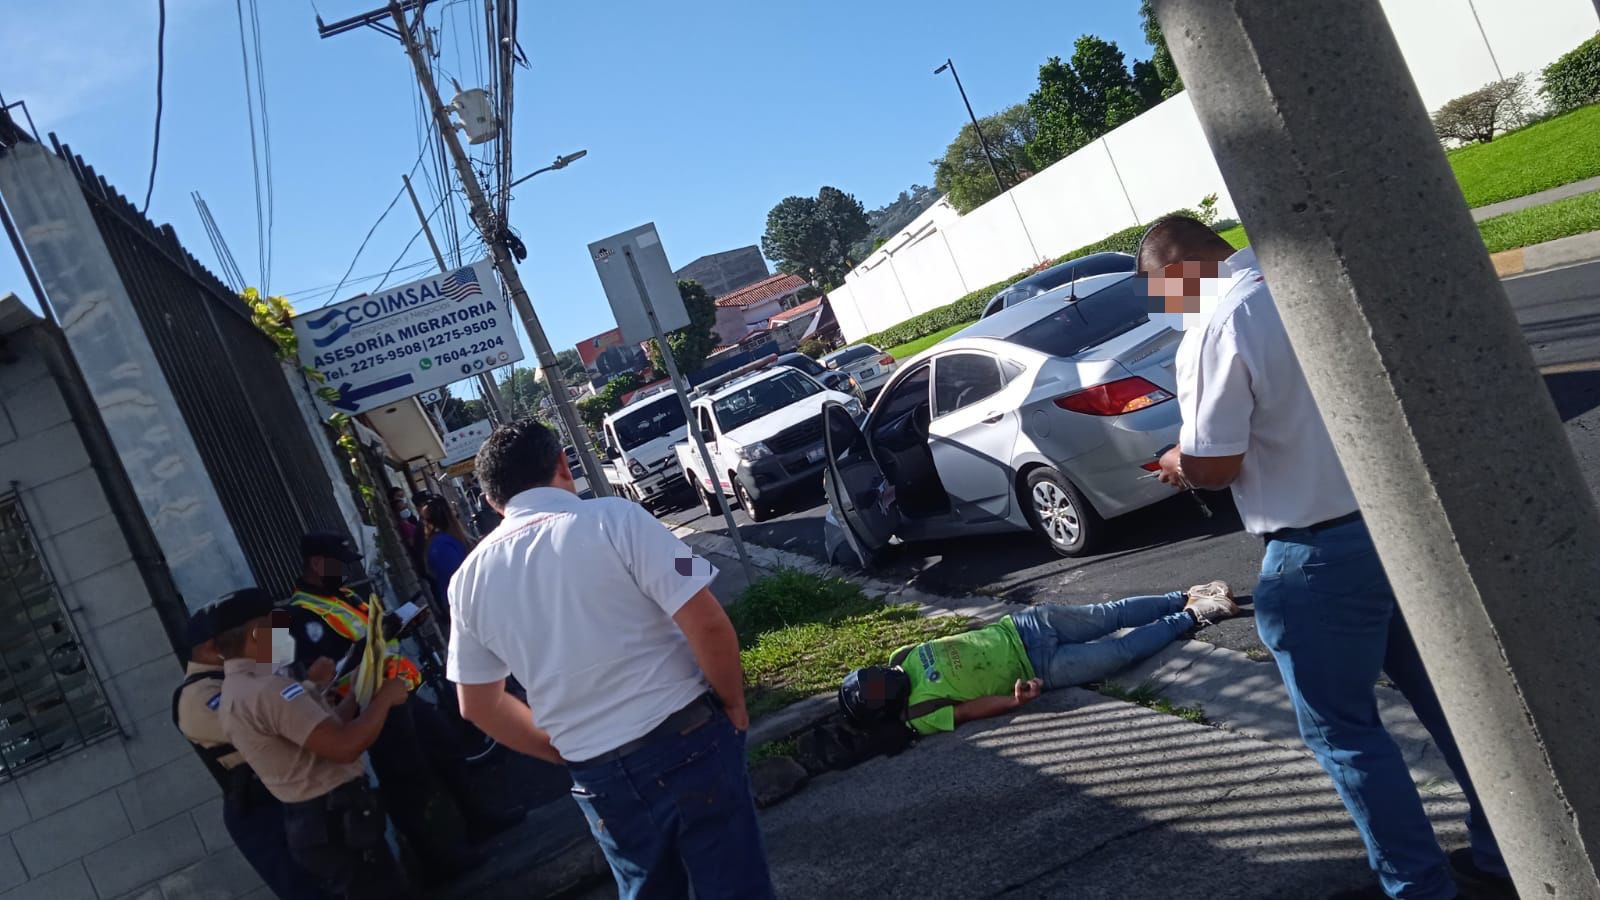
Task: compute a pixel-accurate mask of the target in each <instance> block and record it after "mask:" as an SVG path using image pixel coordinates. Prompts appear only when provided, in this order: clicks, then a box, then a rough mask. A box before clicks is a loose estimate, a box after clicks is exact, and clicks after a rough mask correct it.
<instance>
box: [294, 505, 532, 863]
mask: <svg viewBox="0 0 1600 900" xmlns="http://www.w3.org/2000/svg"><path fill="white" fill-rule="evenodd" d="M300 552H301V556H302V558H303V560H304V570H303V571H302V573H301V577H300V579H299V581H298V582H297V583H296V585H295V592H294V594H293V596H291V597H290V598H289V614H290V633H291V634H292V635H293V636H294V641H295V658H296V661H297V662H299V663H301V664H302V665H307V664H310V663H311V662H312V661H314V660H316V659H318V658H321V657H326V658H329V659H342V658H344V657H345V655H346V654H348V653H349V651H350V649H351V647H352V646H354V645H355V643H356V642H358V641H363V640H365V639H366V637H367V605H366V603H364V602H362V600H361V598H360V597H358V596H357V595H356V593H355V592H354V591H352V590H351V589H350V588H348V587H346V586H345V576H346V572H347V571H348V568H349V567H350V566H353V565H355V564H357V563H359V562H360V560H361V556H360V554H358V553H356V551H355V548H354V547H352V546H351V545H350V541H349V539H348V538H345V537H344V536H343V535H339V534H329V533H313V534H308V535H306V536H305V537H304V538H302V539H301V542H300ZM398 624H399V623H398V622H394V621H392V620H391V621H390V622H386V625H385V629H384V631H385V634H386V635H392V634H394V633H395V631H396V626H398ZM389 649H390V652H391V653H393V654H394V655H395V656H394V659H395V661H396V663H397V664H398V669H397V672H396V674H398V675H399V676H400V677H403V678H406V679H407V680H409V681H410V682H411V684H412V686H413V687H414V686H415V685H416V684H417V683H418V682H419V681H420V679H421V676H420V674H419V673H418V670H417V667H416V664H415V663H413V662H411V661H410V660H409V659H406V658H405V657H403V656H401V655H400V646H399V642H398V641H395V640H392V639H391V640H390V642H389ZM335 689H336V690H339V691H344V690H347V689H348V681H347V678H342V679H341V680H340V682H339V683H337V684H336V685H335ZM370 758H371V760H372V769H373V771H374V772H375V773H376V774H377V776H378V787H379V790H381V791H382V792H383V796H384V800H385V803H386V805H387V806H388V808H389V815H390V817H391V818H392V819H393V820H394V823H395V827H396V828H398V829H399V830H400V832H401V833H402V834H404V835H405V837H406V840H407V842H408V843H409V844H410V845H411V848H412V849H413V850H414V851H415V852H416V854H417V856H418V857H419V859H418V862H419V863H420V864H421V869H422V872H423V875H424V879H425V880H426V881H428V882H431V883H438V882H442V881H445V880H447V879H449V878H450V877H452V876H454V875H456V874H459V873H460V872H462V871H465V870H466V869H468V868H471V867H472V866H475V865H477V864H478V863H479V862H481V861H482V857H481V856H480V855H479V854H478V853H477V852H476V851H474V850H473V849H472V847H471V846H470V843H469V836H486V835H488V834H490V833H493V832H494V831H498V830H500V829H502V828H504V827H506V826H507V825H510V824H512V823H513V822H515V821H518V820H520V819H521V818H522V810H520V809H519V810H517V811H516V812H515V813H514V814H511V815H502V816H499V817H495V816H492V815H489V814H487V813H485V812H480V810H479V807H478V804H477V802H476V800H475V798H474V797H473V796H472V792H471V789H470V786H469V785H468V783H467V780H466V773H465V771H464V770H463V761H462V754H461V752H460V746H459V732H458V730H457V729H455V728H452V727H451V725H450V723H449V722H448V720H446V719H445V718H444V717H443V716H441V715H440V714H439V712H438V710H437V709H435V708H434V707H433V706H431V705H429V704H427V703H421V702H419V703H413V704H410V705H408V706H405V707H403V708H401V709H399V710H397V711H396V712H395V713H394V714H392V715H391V716H390V717H389V721H388V723H387V724H386V725H385V726H384V728H383V733H382V734H381V735H379V737H378V741H377V743H376V744H374V745H373V747H372V752H371V754H370Z"/></svg>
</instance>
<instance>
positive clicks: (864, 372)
mask: <svg viewBox="0 0 1600 900" xmlns="http://www.w3.org/2000/svg"><path fill="white" fill-rule="evenodd" d="M876 374H878V370H877V369H862V370H861V374H860V375H857V376H856V377H857V378H871V377H872V376H874V375H876Z"/></svg>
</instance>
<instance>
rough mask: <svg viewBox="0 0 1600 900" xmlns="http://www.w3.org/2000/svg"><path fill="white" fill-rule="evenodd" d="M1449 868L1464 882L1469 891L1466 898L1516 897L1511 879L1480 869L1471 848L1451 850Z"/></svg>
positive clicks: (1497, 898)
mask: <svg viewBox="0 0 1600 900" xmlns="http://www.w3.org/2000/svg"><path fill="white" fill-rule="evenodd" d="M1450 868H1452V869H1454V870H1455V871H1456V874H1457V875H1459V876H1460V877H1461V878H1463V879H1465V880H1466V886H1467V887H1469V888H1470V889H1471V890H1470V893H1468V894H1467V896H1470V897H1475V898H1476V897H1483V898H1486V900H1488V898H1493V900H1500V898H1514V897H1516V896H1517V888H1516V886H1515V885H1513V884H1512V883H1511V878H1510V877H1509V876H1506V875H1499V874H1496V873H1494V872H1490V871H1488V870H1486V869H1483V868H1482V867H1480V866H1479V865H1478V863H1477V861H1476V860H1474V859H1473V858H1472V848H1471V847H1462V848H1460V849H1458V850H1451V851H1450Z"/></svg>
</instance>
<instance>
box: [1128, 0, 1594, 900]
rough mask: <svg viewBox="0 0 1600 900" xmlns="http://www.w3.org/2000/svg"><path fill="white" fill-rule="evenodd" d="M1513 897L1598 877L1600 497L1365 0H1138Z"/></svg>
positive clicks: (1578, 892) (1578, 885)
mask: <svg viewBox="0 0 1600 900" xmlns="http://www.w3.org/2000/svg"><path fill="white" fill-rule="evenodd" d="M1154 6H1155V12H1156V15H1157V16H1158V18H1159V20H1160V23H1161V28H1162V31H1163V32H1164V33H1165V34H1166V36H1167V40H1168V42H1169V44H1170V49H1171V51H1172V56H1173V59H1174V60H1175V61H1176V63H1177V65H1178V69H1179V71H1180V72H1181V73H1182V75H1183V82H1184V84H1185V86H1186V87H1187V88H1188V92H1189V96H1190V98H1191V99H1192V101H1193V103H1194V108H1195V111H1196V113H1197V115H1198V117H1199V120H1200V124H1201V126H1202V128H1203V129H1204V131H1205V135H1206V139H1207V141H1208V142H1209V143H1210V145H1211V148H1212V150H1213V152H1214V153H1215V155H1216V161H1217V166H1218V168H1219V169H1220V170H1221V172H1222V175H1223V178H1224V179H1225V180H1226V182H1227V185H1228V189H1229V192H1230V193H1231V195H1232V197H1233V199H1234V201H1235V203H1236V204H1237V206H1238V211H1239V216H1240V218H1241V219H1242V220H1243V221H1244V222H1245V223H1246V224H1247V225H1248V226H1249V228H1250V237H1251V239H1252V243H1253V244H1254V245H1255V247H1256V248H1257V253H1258V256H1259V258H1260V261H1261V266H1262V269H1263V270H1264V272H1265V273H1266V276H1267V278H1268V280H1269V281H1270V283H1271V284H1272V287H1273V294H1274V295H1275V297H1276V298H1277V300H1278V305H1279V307H1280V309H1281V312H1282V316H1283V321H1284V325H1285V327H1286V328H1287V330H1288V332H1289V337H1290V339H1291V341H1292V343H1293V344H1294V347H1295V351H1296V355H1297V356H1298V357H1299V359H1300V362H1301V364H1302V366H1303V367H1304V369H1305V373H1306V378H1307V380H1308V381H1309V382H1310V385H1311V389H1312V392H1313V394H1314V395H1315V397H1316V401H1317V406H1318V408H1319V409H1320V410H1321V413H1322V416H1323V418H1324V419H1325V420H1326V422H1327V424H1328V428H1329V431H1330V432H1331V433H1332V435H1333V440H1334V443H1335V445H1336V447H1337V449H1338V452H1339V459H1340V461H1341V462H1342V463H1343V465H1344V469H1345V473H1346V474H1347V475H1348V476H1349V479H1350V483H1351V485H1352V486H1353V487H1354V488H1355V493H1356V496H1357V498H1358V499H1359V500H1360V502H1361V509H1362V512H1363V513H1364V515H1365V517H1366V519H1367V522H1368V524H1369V526H1370V528H1371V530H1372V535H1373V539H1374V542H1375V543H1376V545H1377V548H1378V551H1379V554H1380V556H1381V557H1382V559H1383V564H1384V569H1385V570H1386V571H1387V572H1388V574H1389V580H1390V582H1391V583H1392V584H1393V586H1394V590H1395V593H1396V595H1397V596H1398V597H1399V600H1400V606H1401V609H1402V610H1403V611H1404V613H1405V616H1406V621H1407V623H1408V624H1409V625H1410V628H1411V632H1412V634H1413V635H1414V636H1415V639H1416V644H1417V648H1418V650H1419V651H1420V653H1421V655H1422V659H1423V662H1424V663H1425V664H1426V666H1427V669H1428V672H1429V674H1430V675H1431V676H1432V679H1433V683H1434V685H1435V687H1436V689H1437V692H1438V695H1439V700H1440V702H1441V704H1442V705H1443V707H1444V711H1445V714H1446V716H1447V718H1448V719H1449V722H1450V724H1451V727H1452V730H1453V731H1454V733H1455V736H1456V739H1457V742H1458V743H1459V745H1460V748H1461V754H1462V756H1463V757H1464V759H1465V761H1466V764H1467V767H1468V768H1469V769H1470V770H1471V772H1472V774H1473V775H1474V782H1475V786H1476V788H1477V790H1478V794H1479V796H1480V797H1481V798H1482V801H1483V805H1484V808H1485V810H1486V811H1487V814H1488V817H1489V821H1490V823H1491V824H1492V825H1493V827H1494V831H1495V835H1496V836H1497V837H1498V839H1499V842H1500V847H1501V850H1502V851H1503V852H1504V854H1505V858H1506V862H1507V864H1508V865H1509V866H1510V868H1511V874H1512V877H1513V878H1514V880H1515V882H1516V885H1517V888H1518V891H1519V893H1520V894H1521V895H1522V896H1524V897H1535V896H1537V897H1560V898H1567V897H1572V898H1577V897H1597V896H1600V874H1597V862H1600V769H1597V768H1596V767H1595V766H1594V765H1593V763H1592V756H1593V747H1594V742H1595V736H1596V735H1597V734H1600V656H1597V655H1596V653H1595V648H1596V647H1597V646H1600V617H1597V616H1596V615H1595V614H1594V603H1593V600H1592V599H1591V598H1592V596H1593V593H1594V589H1595V585H1596V584H1597V583H1600V549H1597V548H1600V515H1597V513H1596V509H1595V504H1594V501H1593V499H1592V497H1591V496H1590V493H1589V491H1587V490H1586V489H1585V488H1584V479H1583V476H1582V473H1581V471H1580V470H1579V468H1578V465H1577V463H1576V461H1575V459H1574V457H1573V453H1572V449H1571V444H1570V442H1569V441H1568V438H1567V436H1566V434H1565V432H1564V430H1563V428H1562V425H1561V421H1560V418H1559V416H1557V415H1556V410H1555V407H1554V405H1553V403H1552V402H1551V399H1550V394H1549V392H1548V390H1547V389H1546V387H1545V385H1544V383H1543V381H1542V379H1541V378H1540V376H1539V374H1538V372H1537V370H1536V369H1535V368H1534V364H1533V358H1532V354H1531V352H1530V351H1529V349H1528V345H1527V343H1526V341H1525V340H1524V338H1523V336H1522V333H1521V330H1520V329H1519V327H1518V325H1517V321H1516V318H1515V316H1514V315H1513V314H1512V311H1511V309H1510V306H1509V304H1508V303H1507V301H1506V297H1505V293H1504V289H1503V288H1502V287H1501V285H1500V282H1499V279H1498V278H1497V277H1496V275H1495V272H1494V269H1493V267H1492V266H1491V265H1490V262H1489V259H1488V255H1487V254H1486V253H1485V251H1484V247H1483V242H1482V240H1481V238H1480V237H1479V235H1478V231H1477V229H1476V228H1475V227H1474V224H1473V222H1472V219H1471V216H1470V215H1469V213H1468V211H1467V208H1466V204H1465V203H1464V202H1463V200H1462V197H1461V192H1460V189H1459V187H1458V186H1457V184H1456V181H1455V178H1454V176H1453V174H1452V172H1451V170H1450V167H1449V165H1448V163H1447V162H1446V160H1445V156H1444V153H1443V151H1442V149H1441V148H1440V145H1439V142H1438V139H1437V138H1436V136H1435V135H1434V133H1433V129H1432V127H1431V125H1430V123H1429V117H1428V111H1427V109H1426V108H1425V107H1424V106H1423V103H1422V100H1421V98H1420V96H1419V94H1418V92H1417V88H1416V85H1415V83H1414V82H1413V81H1412V78H1411V74H1410V72H1409V70H1408V69H1407V67H1406V62H1405V59H1404V58H1403V57H1402V56H1401V54H1400V49H1399V46H1398V44H1397V43H1396V41H1395V38H1394V34H1393V32H1392V31H1391V30H1390V28H1389V24H1388V21H1387V20H1386V19H1385V17H1384V13H1383V10H1382V8H1381V7H1380V6H1379V3H1378V0H1355V2H1352V0H1299V2H1297V3H1294V4H1292V5H1286V4H1283V3H1282V2H1281V0H1229V2H1222V3H1202V2H1192V0H1155V3H1154Z"/></svg>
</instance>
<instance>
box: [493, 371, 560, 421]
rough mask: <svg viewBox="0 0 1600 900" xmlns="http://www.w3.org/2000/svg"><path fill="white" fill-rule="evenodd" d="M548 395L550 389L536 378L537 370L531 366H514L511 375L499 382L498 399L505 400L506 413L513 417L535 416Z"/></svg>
mask: <svg viewBox="0 0 1600 900" xmlns="http://www.w3.org/2000/svg"><path fill="white" fill-rule="evenodd" d="M549 396H550V391H549V390H547V389H546V388H545V386H544V383H543V382H542V381H540V380H539V378H538V370H537V369H534V368H532V367H520V366H519V367H517V368H514V369H512V370H511V376H510V377H509V378H507V379H506V380H505V381H502V382H500V399H501V400H503V401H505V404H506V407H507V410H506V415H508V416H510V417H511V418H513V419H524V418H528V417H530V416H533V417H537V416H538V415H539V413H540V405H541V404H542V403H543V402H544V400H545V398H546V397H549Z"/></svg>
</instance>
